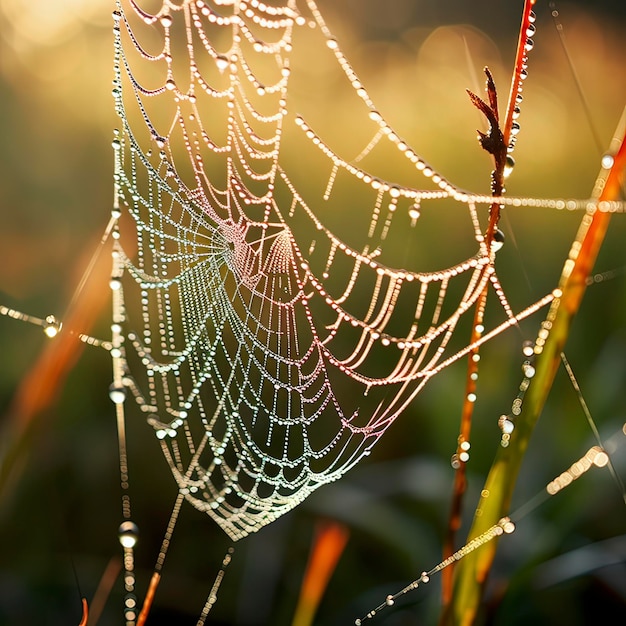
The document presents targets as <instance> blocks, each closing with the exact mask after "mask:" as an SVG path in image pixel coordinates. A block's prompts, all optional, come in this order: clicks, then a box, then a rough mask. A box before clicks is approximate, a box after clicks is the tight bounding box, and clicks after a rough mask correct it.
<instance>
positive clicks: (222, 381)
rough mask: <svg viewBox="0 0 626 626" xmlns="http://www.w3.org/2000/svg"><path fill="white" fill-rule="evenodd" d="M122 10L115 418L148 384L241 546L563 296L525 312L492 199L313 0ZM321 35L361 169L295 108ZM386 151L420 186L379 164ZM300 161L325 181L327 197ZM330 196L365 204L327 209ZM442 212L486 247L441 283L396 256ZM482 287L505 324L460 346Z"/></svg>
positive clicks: (177, 467) (154, 417)
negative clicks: (407, 117)
mask: <svg viewBox="0 0 626 626" xmlns="http://www.w3.org/2000/svg"><path fill="white" fill-rule="evenodd" d="M114 20H115V30H114V32H115V78H114V90H113V91H114V97H115V102H116V110H117V112H118V114H119V116H120V118H121V128H120V130H119V131H117V132H116V136H115V139H114V141H113V146H114V148H115V181H116V182H115V188H116V203H115V208H114V218H115V220H116V225H115V227H114V231H113V237H114V240H115V246H114V253H113V256H114V270H113V279H112V281H111V287H112V289H113V292H114V325H113V331H114V332H113V340H112V346H113V348H112V350H111V352H112V355H113V359H114V373H115V382H114V386H113V394H112V397H114V399H115V400H116V401H117V403H118V412H120V411H122V402H123V401H124V397H125V396H126V395H127V391H128V390H129V391H130V392H131V393H132V395H133V396H134V399H135V400H136V402H137V404H138V405H139V407H140V408H141V410H142V411H143V412H144V413H145V415H146V418H147V422H148V424H150V425H151V426H152V427H153V428H154V431H155V435H156V437H157V438H158V439H159V441H160V444H161V446H162V450H163V454H164V456H165V459H166V460H167V462H168V464H169V466H170V469H171V471H172V474H173V476H174V478H175V480H176V482H177V484H178V488H179V492H180V494H181V495H182V496H184V498H185V499H186V500H187V501H188V502H190V503H191V504H192V505H193V506H194V507H196V508H197V509H199V510H201V511H205V512H206V513H208V514H209V515H210V516H211V517H212V518H213V519H214V520H215V521H216V522H217V523H218V524H219V525H220V526H221V527H222V529H223V530H224V531H225V532H226V533H227V534H228V535H229V536H230V537H231V538H232V539H233V540H237V539H239V538H242V537H244V536H245V535H247V534H249V533H251V532H254V531H257V530H258V529H259V528H261V527H262V526H264V525H265V524H268V523H270V522H271V521H273V520H275V519H276V518H278V517H279V516H281V515H282V514H284V513H286V512H287V511H289V510H290V509H292V508H293V507H295V506H296V505H297V504H299V503H300V502H302V501H303V500H304V499H305V498H306V497H307V496H308V495H310V494H311V492H312V491H314V490H315V489H316V488H318V487H319V486H321V485H323V484H325V483H328V482H331V481H334V480H337V479H338V478H340V477H341V476H342V475H343V474H344V473H345V472H347V471H348V470H349V469H350V468H351V467H352V466H353V465H355V464H356V463H357V462H358V461H359V460H360V459H361V458H362V457H363V456H364V455H367V454H368V453H369V452H370V450H371V448H372V447H373V446H374V445H375V443H376V442H377V441H378V439H379V437H380V436H381V435H382V433H383V432H385V430H386V429H387V427H388V426H389V425H390V424H391V423H392V422H393V421H394V420H395V419H396V418H397V417H398V416H399V415H400V413H402V411H403V410H404V409H405V408H406V407H407V405H408V404H409V403H410V402H411V400H412V399H413V398H414V397H415V396H416V394H417V393H419V391H420V390H421V389H422V387H423V386H424V384H425V383H426V382H427V381H428V380H429V379H430V378H431V377H432V376H434V375H435V374H436V373H438V372H439V371H441V370H442V369H443V368H445V367H446V366H447V365H449V364H450V363H452V362H454V361H455V360H458V359H459V358H461V357H462V356H464V355H466V354H468V353H469V352H470V350H472V349H473V348H475V347H476V346H477V345H479V344H480V343H483V342H484V341H487V340H488V339H490V338H491V337H493V336H495V335H496V334H498V333H499V332H501V331H502V330H504V329H505V328H507V327H509V326H511V325H513V324H515V323H516V322H517V321H518V320H520V319H522V318H523V317H526V316H528V315H530V314H532V313H533V312H535V311H536V310H538V309H539V308H540V307H542V306H544V305H545V304H547V303H548V302H550V301H551V299H552V298H553V294H548V295H547V296H546V297H544V298H543V299H542V300H540V301H538V302H537V303H535V304H533V305H531V306H530V307H528V308H527V309H524V310H523V311H521V312H517V313H515V312H514V311H513V310H512V309H511V307H510V306H509V304H508V303H507V300H506V297H505V294H504V290H503V289H502V287H501V286H500V283H499V280H498V278H497V276H496V272H495V268H494V262H495V252H496V250H495V248H496V246H495V245H490V244H489V243H488V242H487V241H486V240H485V238H484V237H483V235H482V231H483V230H484V223H483V224H482V225H481V219H482V220H483V221H484V220H485V216H484V215H481V211H480V210H479V209H480V205H481V204H486V203H491V202H492V201H493V198H491V197H490V196H479V195H473V194H470V193H467V192H465V191H463V190H461V189H458V188H457V187H455V186H454V185H453V184H451V183H450V182H448V181H447V180H446V179H445V178H444V177H443V176H441V175H439V174H438V173H436V172H435V171H434V170H433V169H432V168H431V167H430V166H429V165H428V164H427V163H426V162H425V161H423V160H422V159H421V157H420V156H418V154H417V153H416V152H414V151H413V150H412V149H411V148H410V147H409V146H408V145H407V144H406V143H405V142H404V141H403V140H402V139H401V138H400V137H399V136H398V135H397V134H396V133H395V132H394V131H393V129H392V128H391V126H390V125H389V124H388V123H387V122H386V121H385V119H384V118H383V117H382V116H381V115H380V114H379V113H378V111H377V110H376V108H375V107H374V104H373V102H372V101H371V99H370V97H369V95H368V93H367V91H366V90H365V88H364V87H363V85H362V84H361V83H360V81H359V79H358V77H357V75H356V74H355V72H354V70H353V69H352V67H351V66H350V65H349V63H348V61H347V60H346V58H345V56H344V55H343V53H342V52H341V50H340V48H339V46H338V44H337V42H336V40H335V39H334V38H333V36H332V34H331V33H330V31H329V30H328V28H327V26H326V24H325V22H324V20H323V18H322V16H321V14H320V12H319V10H318V8H317V6H316V4H315V3H314V2H313V1H312V0H306V1H305V2H296V1H295V0H288V1H287V2H282V3H279V2H272V3H261V2H259V1H258V0H250V1H248V2H244V1H243V0H218V1H215V2H212V3H211V2H206V1H203V0H196V1H193V2H192V1H191V0H183V1H180V0H179V1H178V2H173V1H171V0H164V1H163V2H160V1H158V2H157V1H152V2H147V1H146V2H145V3H141V2H138V1H133V0H124V1H121V0H120V1H118V3H117V9H116V11H115V12H114ZM311 33H313V34H315V33H317V36H318V38H319V40H320V54H327V55H330V58H331V59H334V62H336V64H337V65H338V67H339V69H340V71H341V73H342V76H343V81H344V83H345V82H346V81H347V83H346V84H347V86H348V87H349V88H351V91H352V93H353V96H354V97H355V98H356V101H357V104H358V105H359V106H360V109H358V113H359V114H360V115H361V117H360V118H357V120H358V122H357V123H358V124H359V125H360V127H362V128H364V129H368V130H367V132H369V138H368V139H366V141H365V142H364V144H363V145H364V146H365V148H364V149H363V150H362V151H361V152H360V153H359V154H358V156H357V157H356V158H351V157H350V158H349V157H342V156H341V155H340V153H341V150H340V149H335V148H333V147H331V145H330V144H331V143H340V142H337V141H336V139H333V141H330V140H328V141H327V140H324V139H322V137H321V136H318V134H316V132H315V131H314V130H313V127H312V125H311V124H309V123H308V122H307V121H306V119H305V117H304V116H303V115H299V114H296V113H295V112H294V111H293V110H292V107H291V94H290V92H288V86H289V85H290V80H291V79H292V78H293V77H292V68H291V66H290V59H291V56H292V55H296V53H297V50H298V38H299V37H300V36H302V37H305V36H306V37H310V36H311ZM293 71H294V72H295V70H293ZM356 115H357V112H356V111H355V117H356ZM287 138H288V139H289V141H287ZM294 146H295V148H294ZM377 151H380V152H381V153H382V154H383V155H384V156H383V157H382V159H383V160H390V161H391V162H392V163H394V164H396V163H397V167H398V170H399V171H406V168H408V171H409V172H410V179H411V180H412V181H415V180H421V181H423V184H424V188H423V189H422V188H417V187H413V186H407V185H403V184H394V183H392V182H389V181H388V180H387V179H385V178H384V177H382V176H376V175H375V174H373V173H370V170H366V169H362V166H363V167H364V165H365V163H366V162H368V159H369V160H370V161H371V163H372V164H373V165H372V166H373V167H374V169H376V167H377V166H378V167H380V163H381V160H380V159H379V160H378V161H376V159H374V158H373V157H374V156H375V154H376V152H377ZM385 151H386V152H385ZM305 155H309V156H308V157H307V156H305ZM305 158H311V159H312V161H313V162H322V163H325V164H326V167H327V168H328V171H330V176H329V179H328V180H327V181H325V182H324V186H323V187H322V188H320V189H317V190H316V189H315V181H310V180H309V177H308V172H307V171H306V170H307V162H306V161H305V160H304V159H305ZM320 159H321V161H320ZM394 167H395V165H394ZM402 168H405V170H402ZM316 171H317V170H316ZM335 187H345V188H348V189H349V190H350V196H349V197H351V198H354V208H353V207H352V206H350V207H349V208H346V207H344V206H343V205H342V204H341V202H338V203H335V204H333V203H332V201H333V192H334V190H335ZM343 197H346V196H345V194H344V196H343ZM501 201H502V203H503V204H511V205H517V206H520V205H532V206H547V207H558V208H571V209H575V208H584V209H587V210H590V209H592V208H594V207H593V206H591V205H589V204H588V203H587V202H583V201H564V200H551V201H541V200H535V199H520V198H502V199H501ZM445 202H448V203H449V205H452V207H453V208H454V209H457V210H458V208H459V207H461V208H463V211H464V217H462V218H458V214H457V213H455V214H454V215H455V219H457V218H458V221H459V228H465V229H467V232H468V239H469V240H472V241H473V242H474V244H475V245H474V251H473V253H471V254H470V255H469V256H468V257H467V258H464V259H462V260H461V261H458V260H457V261H455V262H452V263H450V264H449V265H448V266H447V267H445V268H444V269H439V270H437V271H428V272H423V271H417V270H415V271H414V270H409V269H404V268H403V266H401V265H399V264H397V263H392V262H385V259H386V258H387V257H386V254H387V252H388V251H389V250H390V251H391V253H392V254H389V255H388V258H389V259H392V260H394V256H393V252H394V249H395V248H396V247H398V241H399V240H400V238H401V237H405V239H409V241H410V240H411V238H413V239H415V241H417V242H418V243H421V241H420V240H418V239H417V236H418V234H419V226H420V218H421V216H422V215H423V214H424V211H425V210H426V209H427V207H428V209H429V210H430V208H431V207H432V208H436V210H443V211H445V210H447V209H446V208H445V207H447V206H449V205H446V204H445ZM440 205H441V206H442V207H444V208H439V206H440ZM342 207H343V213H344V214H346V215H345V219H344V220H343V222H342V215H341V213H342ZM363 207H366V211H367V213H366V217H364V218H362V219H355V216H356V217H358V215H357V213H359V212H362V211H363ZM603 208H604V209H607V210H621V206H618V205H617V204H616V205H615V206H608V205H607V206H605V207H603ZM442 217H443V218H444V219H447V218H446V216H442ZM128 218H130V219H128ZM348 219H349V220H351V221H349V222H348V221H347V220H348ZM328 224H332V225H333V226H329V225H328ZM133 231H134V232H133ZM134 247H136V253H133V254H131V253H127V252H126V251H125V250H127V249H128V250H130V249H133V248H134ZM454 252H455V251H451V256H454ZM486 286H490V287H491V288H492V291H493V292H495V294H496V300H497V301H498V302H499V310H500V318H499V319H494V321H493V323H492V324H491V326H490V328H489V329H481V331H482V334H481V335H480V339H479V340H478V341H477V342H476V343H474V344H472V345H470V346H467V345H465V346H464V345H463V344H462V343H460V344H459V341H458V338H457V337H456V334H455V331H456V330H457V329H458V327H459V326H462V325H463V323H470V324H471V314H470V315H469V316H465V314H466V313H467V312H468V311H471V310H472V308H473V306H474V304H475V303H476V301H477V299H478V298H479V296H480V294H481V293H482V292H483V290H484V288H485V287H486ZM466 317H467V318H468V321H467V322H465V318H466ZM466 336H467V335H466ZM129 515H130V513H129V512H128V516H127V517H129Z"/></svg>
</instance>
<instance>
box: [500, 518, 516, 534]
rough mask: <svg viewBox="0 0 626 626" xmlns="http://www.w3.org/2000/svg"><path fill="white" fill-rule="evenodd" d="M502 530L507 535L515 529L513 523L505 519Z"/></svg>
mask: <svg viewBox="0 0 626 626" xmlns="http://www.w3.org/2000/svg"><path fill="white" fill-rule="evenodd" d="M502 530H503V531H504V532H505V533H506V534H507V535H510V534H511V533H512V532H514V531H515V524H514V523H513V522H512V521H511V520H507V521H506V522H504V524H502Z"/></svg>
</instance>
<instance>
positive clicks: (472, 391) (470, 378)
mask: <svg viewBox="0 0 626 626" xmlns="http://www.w3.org/2000/svg"><path fill="white" fill-rule="evenodd" d="M535 2H536V0H525V3H524V9H523V12H522V21H521V25H520V30H519V38H518V42H517V51H516V54H515V65H514V69H513V79H512V80H511V89H510V92H509V101H508V104H507V110H506V117H505V122H504V126H503V127H502V129H500V122H499V113H498V100H497V93H496V89H495V85H494V84H493V81H492V79H491V75H490V74H489V71H488V70H486V73H487V77H488V82H487V93H488V95H489V104H488V105H487V103H484V102H481V101H480V99H478V98H476V96H474V94H472V93H470V94H469V95H470V98H471V99H472V102H473V103H474V104H475V105H476V106H477V107H478V108H479V110H481V112H482V113H483V114H485V116H486V117H487V119H488V120H489V125H490V133H489V135H485V134H483V133H480V131H479V140H480V142H481V144H482V146H483V148H485V149H486V150H488V151H489V152H490V153H491V154H492V155H493V158H494V166H495V167H494V170H493V172H492V175H491V176H492V189H491V191H492V195H494V196H496V197H498V196H502V195H503V194H504V192H505V188H504V180H505V168H506V166H507V154H508V151H509V145H510V144H511V138H512V136H513V135H512V132H511V129H512V127H513V120H514V113H515V110H516V107H517V106H518V96H519V94H520V91H521V87H522V82H523V78H522V71H523V70H524V65H525V63H526V61H527V50H528V47H527V41H528V30H529V27H530V25H531V22H532V19H533V18H532V7H533V6H534V4H535ZM486 142H490V143H486ZM511 150H512V147H511ZM500 212H501V206H500V204H499V203H497V202H494V203H493V204H492V205H491V207H490V210H489V224H488V226H487V231H486V233H485V241H486V244H487V249H488V250H491V249H492V244H493V242H494V237H495V235H496V232H497V229H498V223H499V221H500ZM488 290H489V287H488V285H487V286H486V287H485V289H484V291H483V293H482V294H481V296H480V298H479V300H478V302H477V304H476V311H475V313H474V323H473V325H472V332H471V335H470V344H474V343H476V342H477V341H478V340H479V339H480V335H481V332H482V322H483V314H484V310H485V305H486V302H487V295H488ZM478 354H479V348H478V347H476V348H474V349H473V350H472V351H471V352H470V354H469V358H468V362H467V372H466V378H465V395H464V398H463V408H462V412H461V424H460V428H459V437H458V440H457V451H456V455H455V458H454V461H453V464H454V466H455V469H456V471H455V474H454V485H453V489H452V502H451V506H450V514H449V518H448V531H447V535H446V538H445V541H444V547H443V558H444V559H446V558H448V557H449V556H451V555H452V554H453V553H454V551H455V549H456V545H455V540H456V533H457V532H458V530H459V528H460V526H461V513H462V508H463V507H462V505H463V497H464V495H465V491H466V489H467V478H466V461H465V459H464V458H463V456H462V455H463V454H464V453H465V454H467V448H464V447H463V446H467V447H469V442H470V433H471V428H472V417H473V414H474V406H475V403H474V400H475V397H476V381H477V379H478V359H477V358H476V357H477V355H478ZM453 575H454V566H453V565H452V566H450V567H448V568H446V569H445V570H444V571H443V573H442V594H441V599H442V605H443V607H444V609H445V607H446V606H447V605H448V604H449V602H450V600H451V598H452V591H453V584H452V581H453ZM444 612H445V610H444Z"/></svg>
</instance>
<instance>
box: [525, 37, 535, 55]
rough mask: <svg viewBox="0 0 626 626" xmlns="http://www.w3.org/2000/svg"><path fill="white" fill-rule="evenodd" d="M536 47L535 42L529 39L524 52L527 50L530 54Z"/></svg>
mask: <svg viewBox="0 0 626 626" xmlns="http://www.w3.org/2000/svg"><path fill="white" fill-rule="evenodd" d="M534 47H535V42H534V41H533V40H532V39H531V38H530V37H528V39H526V43H525V44H524V50H526V52H530V51H531V50H532V49H533V48H534Z"/></svg>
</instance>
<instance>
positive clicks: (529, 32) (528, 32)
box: [526, 20, 537, 37]
mask: <svg viewBox="0 0 626 626" xmlns="http://www.w3.org/2000/svg"><path fill="white" fill-rule="evenodd" d="M529 21H530V20H529ZM536 32H537V28H536V27H535V25H534V24H532V23H531V24H529V25H528V28H527V29H526V36H527V37H532V36H533V35H534V34H535V33H536Z"/></svg>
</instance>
